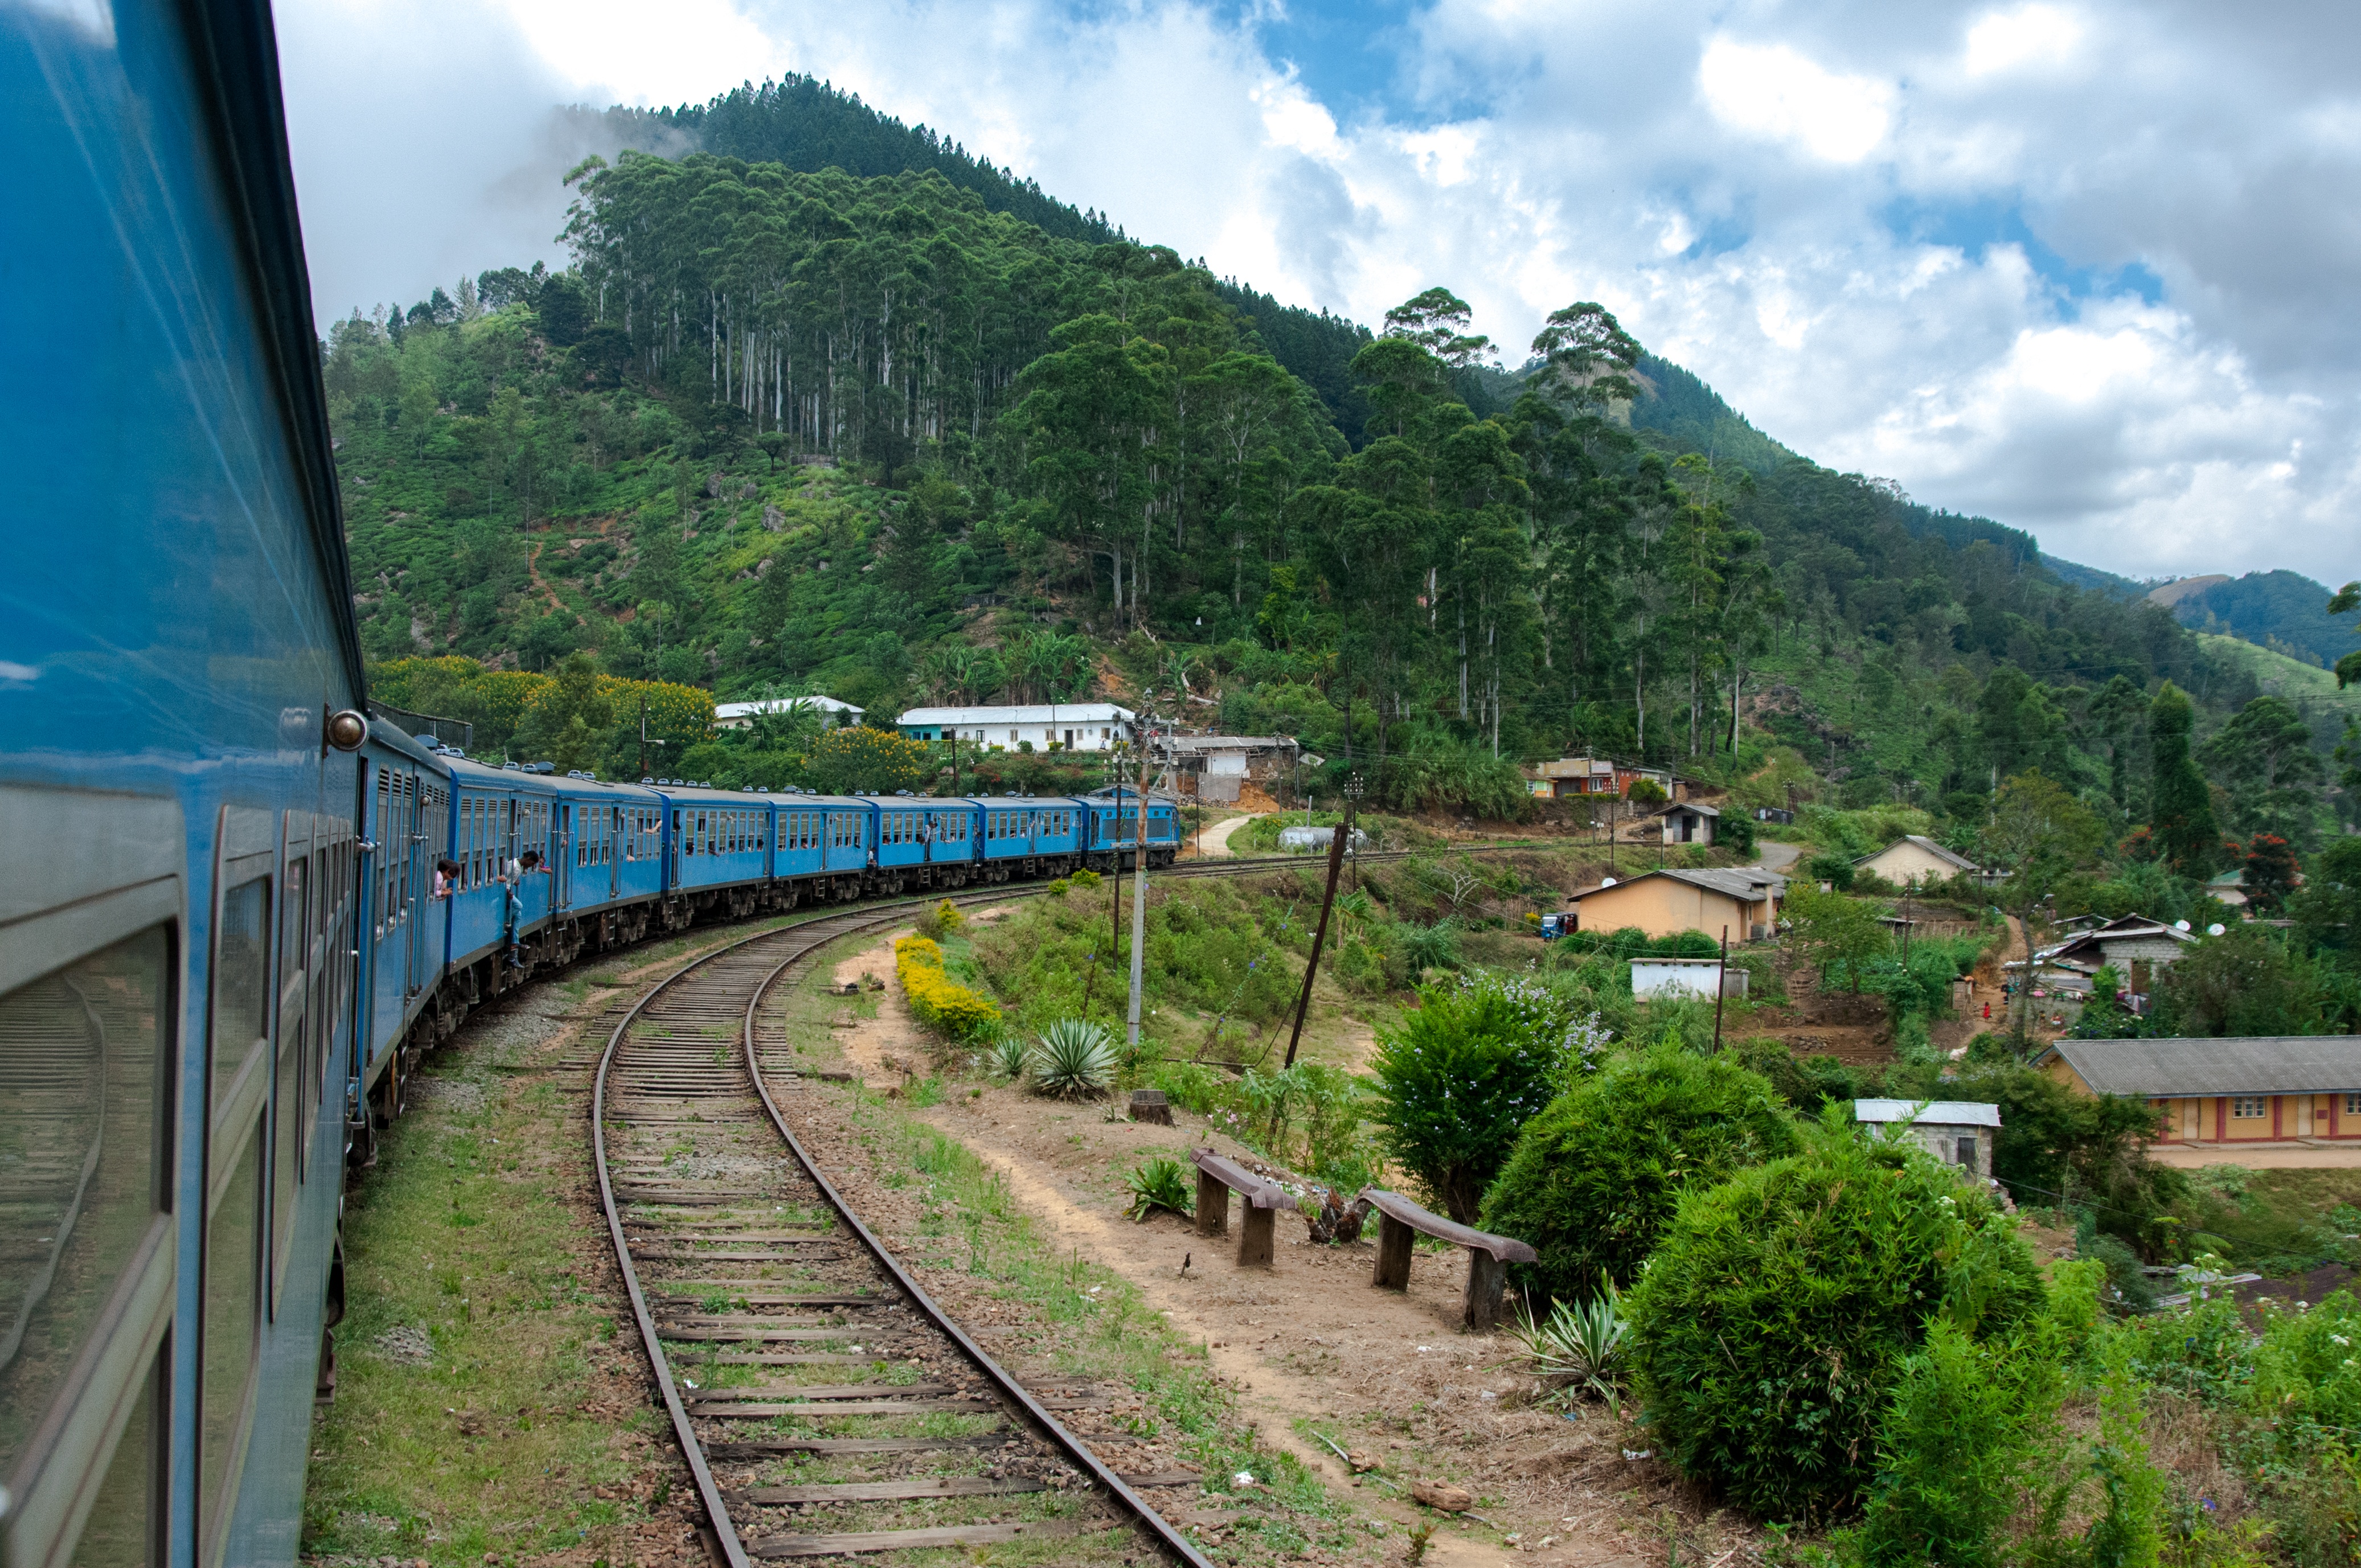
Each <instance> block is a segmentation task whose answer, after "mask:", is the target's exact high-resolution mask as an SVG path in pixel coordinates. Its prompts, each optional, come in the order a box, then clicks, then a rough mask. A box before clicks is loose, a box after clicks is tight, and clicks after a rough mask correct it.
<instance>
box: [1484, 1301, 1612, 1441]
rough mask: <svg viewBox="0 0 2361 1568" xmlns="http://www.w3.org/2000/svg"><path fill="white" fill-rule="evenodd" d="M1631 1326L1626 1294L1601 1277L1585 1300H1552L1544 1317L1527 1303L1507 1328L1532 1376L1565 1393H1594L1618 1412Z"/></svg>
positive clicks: (1578, 1394)
mask: <svg viewBox="0 0 2361 1568" xmlns="http://www.w3.org/2000/svg"><path fill="white" fill-rule="evenodd" d="M1508 1332H1509V1337H1510V1338H1511V1339H1513V1340H1515V1341H1516V1342H1517V1343H1519V1344H1520V1345H1521V1346H1523V1347H1524V1352H1525V1354H1526V1355H1528V1356H1529V1357H1531V1358H1532V1365H1533V1374H1534V1376H1538V1377H1539V1378H1541V1379H1542V1381H1543V1383H1546V1384H1548V1385H1550V1386H1551V1387H1554V1388H1556V1389H1559V1390H1562V1391H1563V1392H1562V1397H1571V1398H1580V1397H1582V1396H1583V1395H1585V1394H1596V1395H1598V1397H1599V1398H1602V1399H1604V1400H1606V1401H1607V1406H1608V1408H1609V1409H1612V1410H1618V1411H1620V1410H1621V1409H1622V1408H1623V1381H1624V1377H1625V1374H1626V1371H1627V1367H1628V1365H1629V1363H1630V1361H1631V1319H1630V1318H1629V1317H1627V1316H1626V1315H1625V1314H1624V1311H1623V1297H1622V1294H1621V1293H1620V1291H1618V1290H1617V1289H1616V1288H1615V1282H1614V1281H1613V1280H1611V1279H1602V1280H1600V1281H1599V1285H1598V1291H1597V1292H1596V1293H1595V1294H1593V1295H1592V1296H1591V1297H1590V1299H1587V1300H1581V1301H1576V1302H1575V1303H1573V1304H1572V1305H1568V1304H1567V1303H1565V1302H1564V1301H1553V1302H1551V1303H1550V1313H1549V1316H1548V1317H1546V1318H1540V1319H1536V1318H1535V1317H1534V1316H1533V1314H1532V1307H1531V1306H1530V1305H1528V1306H1527V1307H1526V1308H1525V1310H1524V1312H1523V1315H1522V1317H1521V1319H1519V1320H1517V1321H1511V1322H1510V1324H1509V1328H1508Z"/></svg>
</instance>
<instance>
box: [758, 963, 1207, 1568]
mask: <svg viewBox="0 0 2361 1568" xmlns="http://www.w3.org/2000/svg"><path fill="white" fill-rule="evenodd" d="M798 956H800V955H798ZM795 962H796V959H786V960H785V962H783V963H781V964H780V965H779V967H778V968H776V969H774V970H772V971H771V972H770V973H769V974H767V975H765V976H763V979H762V980H761V981H759V982H758V983H757V984H756V985H755V987H754V994H753V996H752V998H751V999H749V1001H748V1002H747V1003H746V1027H745V1033H744V1036H743V1042H744V1045H745V1052H746V1074H747V1076H748V1077H750V1078H752V1080H754V1091H755V1092H756V1093H757V1094H760V1095H761V1096H762V1097H763V1110H764V1111H766V1112H768V1113H770V1117H771V1125H772V1126H774V1127H775V1128H776V1129H778V1134H779V1136H780V1138H781V1139H783V1140H784V1141H785V1144H786V1146H787V1149H788V1151H789V1152H790V1153H792V1154H793V1155H794V1156H795V1157H796V1163H797V1164H799V1165H801V1166H802V1167H803V1168H804V1171H805V1174H807V1175H808V1176H809V1177H810V1178H811V1179H812V1181H813V1183H814V1184H815V1185H817V1186H818V1188H819V1190H820V1191H821V1193H822V1194H823V1195H825V1196H826V1197H827V1199H828V1201H829V1207H830V1208H833V1209H834V1210H835V1211H836V1212H837V1213H838V1214H839V1215H840V1217H841V1218H842V1219H843V1221H844V1223H845V1224H846V1225H847V1226H849V1227H850V1228H851V1231H852V1234H854V1235H856V1236H859V1237H860V1238H861V1244H862V1245H863V1246H865V1247H867V1248H868V1249H869V1254H870V1255H871V1256H872V1257H873V1258H874V1259H876V1261H877V1264H878V1266H880V1267H882V1268H884V1270H885V1272H886V1273H887V1275H889V1276H890V1277H892V1278H893V1281H894V1283H895V1285H896V1286H897V1287H899V1288H901V1290H902V1292H903V1293H904V1294H905V1295H906V1296H907V1297H909V1299H911V1300H912V1301H913V1302H915V1303H917V1307H918V1310H920V1311H923V1312H924V1313H926V1315H927V1317H928V1321H931V1322H933V1324H934V1325H935V1327H937V1328H939V1329H940V1330H941V1331H942V1332H943V1333H944V1334H945V1336H947V1337H948V1338H949V1339H950V1342H951V1343H953V1344H955V1345H957V1346H959V1349H960V1353H961V1354H962V1355H965V1356H966V1357H967V1358H968V1360H969V1361H971V1362H972V1363H973V1364H974V1365H976V1366H978V1367H979V1368H981V1369H982V1370H983V1375H984V1376H986V1377H989V1378H990V1379H991V1380H992V1381H993V1383H994V1385H995V1386H997V1387H998V1388H999V1389H1000V1391H1001V1392H1002V1393H1003V1394H1005V1395H1006V1396H1007V1397H1008V1398H1012V1399H1014V1400H1016V1403H1017V1404H1018V1405H1020V1406H1022V1407H1023V1408H1024V1410H1025V1413H1026V1415H1027V1417H1028V1418H1030V1419H1031V1420H1032V1421H1033V1423H1034V1426H1035V1429H1036V1430H1037V1431H1040V1432H1042V1433H1044V1434H1046V1435H1047V1436H1048V1437H1049V1440H1050V1441H1051V1442H1054V1443H1056V1444H1057V1445H1058V1447H1059V1448H1060V1449H1062V1450H1063V1451H1064V1452H1065V1454H1066V1457H1067V1458H1069V1459H1071V1460H1072V1461H1073V1462H1074V1463H1075V1464H1078V1465H1080V1466H1081V1467H1082V1470H1083V1471H1084V1472H1085V1473H1087V1474H1088V1475H1090V1477H1091V1478H1092V1479H1093V1480H1094V1481H1096V1482H1097V1483H1098V1484H1099V1485H1100V1486H1104V1487H1105V1488H1106V1490H1107V1491H1108V1492H1110V1493H1111V1494H1113V1495H1114V1497H1115V1500H1116V1501H1117V1502H1119V1503H1120V1504H1122V1505H1123V1507H1124V1508H1126V1509H1127V1510H1128V1511H1129V1512H1130V1513H1131V1515H1132V1516H1133V1517H1134V1518H1135V1519H1137V1520H1138V1521H1139V1522H1140V1523H1142V1524H1144V1525H1146V1526H1147V1527H1148V1533H1149V1534H1151V1535H1153V1536H1155V1537H1156V1538H1157V1540H1159V1541H1161V1542H1163V1544H1164V1545H1165V1547H1166V1548H1167V1549H1169V1550H1170V1552H1172V1554H1173V1555H1174V1556H1176V1557H1178V1558H1180V1561H1181V1562H1183V1563H1187V1564H1189V1568H1213V1563H1212V1562H1211V1561H1210V1560H1209V1559H1208V1558H1207V1557H1206V1556H1205V1555H1204V1553H1202V1552H1199V1551H1198V1550H1197V1548H1196V1546H1195V1545H1194V1544H1193V1543H1191V1541H1190V1540H1189V1538H1188V1537H1187V1536H1185V1535H1183V1534H1181V1533H1180V1530H1177V1529H1176V1528H1174V1526H1173V1525H1172V1523H1171V1522H1170V1520H1168V1519H1165V1517H1164V1516H1163V1515H1162V1514H1160V1513H1159V1512H1158V1511H1157V1510H1156V1509H1155V1508H1153V1507H1152V1506H1150V1505H1149V1504H1148V1501H1147V1500H1146V1499H1145V1498H1143V1497H1140V1496H1139V1494H1138V1493H1137V1492H1135V1491H1133V1490H1132V1489H1131V1487H1130V1486H1127V1485H1126V1483H1125V1481H1124V1479H1123V1477H1122V1476H1120V1475H1116V1474H1115V1472H1114V1471H1113V1470H1111V1469H1109V1468H1108V1467H1107V1465H1106V1464H1105V1462H1104V1461H1103V1460H1101V1459H1100V1458H1099V1456H1098V1455H1097V1454H1096V1453H1093V1452H1092V1451H1091V1448H1090V1445H1089V1444H1087V1443H1085V1442H1082V1440H1081V1439H1080V1438H1077V1437H1076V1436H1075V1435H1074V1434H1073V1433H1072V1432H1071V1431H1067V1430H1066V1426H1065V1423H1064V1422H1062V1421H1060V1420H1058V1418H1057V1417H1055V1416H1053V1415H1051V1414H1050V1413H1049V1410H1048V1409H1046V1408H1044V1407H1043V1405H1042V1404H1041V1402H1040V1401H1039V1400H1038V1399H1036V1398H1034V1397H1033V1395H1032V1392H1031V1390H1029V1389H1027V1387H1025V1385H1024V1384H1023V1383H1022V1382H1020V1381H1019V1380H1018V1379H1017V1378H1016V1377H1015V1376H1012V1375H1011V1374H1010V1373H1009V1372H1008V1370H1007V1369H1006V1368H1005V1367H1004V1366H1002V1365H1000V1363H998V1362H997V1361H994V1359H993V1358H992V1357H991V1356H990V1355H989V1354H986V1353H985V1351H984V1348H983V1346H982V1345H980V1344H978V1343H975V1341H974V1340H972V1339H971V1338H969V1337H968V1333H967V1331H966V1330H965V1329H962V1328H961V1327H960V1326H959V1324H958V1323H956V1322H955V1321H952V1320H951V1317H950V1314H949V1313H947V1312H945V1311H944V1310H942V1308H940V1307H939V1306H938V1305H936V1304H935V1299H934V1298H933V1297H932V1296H929V1295H928V1294H927V1291H926V1288H925V1287H924V1286H922V1285H920V1284H919V1283H918V1282H917V1279H916V1278H914V1277H912V1276H911V1274H910V1271H909V1270H907V1269H906V1268H904V1267H903V1266H902V1265H901V1263H900V1261H899V1260H898V1259H896V1258H895V1256H894V1255H893V1254H892V1253H891V1252H889V1251H887V1250H886V1247H885V1244H884V1243H883V1242H881V1241H879V1240H878V1239H877V1236H876V1234H875V1233H874V1232H873V1231H871V1230H870V1228H869V1227H868V1226H867V1225H866V1224H863V1223H862V1220H861V1216H860V1215H858V1214H856V1213H854V1212H852V1205H851V1204H850V1203H848V1202H846V1201H844V1194H842V1193H841V1192H839V1191H838V1190H837V1189H836V1183H834V1182H832V1181H830V1180H829V1179H828V1176H827V1173H826V1172H824V1171H822V1170H821V1169H820V1168H819V1164H818V1161H816V1160H814V1159H813V1158H812V1157H811V1155H810V1153H809V1151H807V1149H806V1148H805V1147H804V1146H803V1141H802V1140H801V1139H799V1138H797V1137H796V1135H795V1131H794V1129H793V1128H791V1127H789V1126H788V1125H787V1119H786V1117H785V1115H784V1114H782V1113H780V1110H779V1102H778V1101H776V1100H775V1099H774V1098H773V1097H772V1094H771V1086H770V1084H769V1082H768V1081H767V1080H765V1079H764V1078H763V1064H762V1058H761V1055H760V1053H759V1050H758V1048H757V1047H756V1045H755V1042H754V1014H755V1013H756V1012H757V1011H758V1010H759V1009H760V1008H761V1007H762V1005H763V997H764V996H766V995H768V994H769V992H770V989H771V987H772V985H773V984H774V982H775V981H777V980H778V978H779V977H780V976H781V975H783V974H785V972H786V971H787V970H788V969H790V968H791V967H793V965H794V964H795Z"/></svg>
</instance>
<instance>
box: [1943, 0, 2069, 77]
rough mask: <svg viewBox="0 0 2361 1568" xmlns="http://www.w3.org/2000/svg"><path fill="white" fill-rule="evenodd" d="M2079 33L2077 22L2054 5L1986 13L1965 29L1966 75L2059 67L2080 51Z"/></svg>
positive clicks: (2031, 6)
mask: <svg viewBox="0 0 2361 1568" xmlns="http://www.w3.org/2000/svg"><path fill="white" fill-rule="evenodd" d="M2083 32H2084V28H2083V26H2082V21H2081V17H2079V16H2075V15H2074V14H2073V13H2072V12H2070V11H2068V10H2065V9H2063V8H2062V7H2059V6H2057V5H2018V6H2015V7H2014V8H2013V9H2010V10H2006V11H1991V12H1987V13H1986V14H1984V15H1983V16H1979V17H1978V18H1977V19H1976V21H1975V22H1974V24H1973V25H1972V26H1971V27H1969V28H1968V51H1967V68H1968V74H1969V75H1971V76H1993V75H1997V74H1999V73H2000V72H2003V71H2017V70H2022V69H2024V68H2026V67H2028V66H2034V67H2049V66H2056V65H2059V64H2063V63H2065V62H2066V61H2068V60H2070V59H2071V58H2072V56H2073V55H2074V53H2075V51H2076V50H2077V49H2079V48H2080V47H2081V42H2082V35H2083Z"/></svg>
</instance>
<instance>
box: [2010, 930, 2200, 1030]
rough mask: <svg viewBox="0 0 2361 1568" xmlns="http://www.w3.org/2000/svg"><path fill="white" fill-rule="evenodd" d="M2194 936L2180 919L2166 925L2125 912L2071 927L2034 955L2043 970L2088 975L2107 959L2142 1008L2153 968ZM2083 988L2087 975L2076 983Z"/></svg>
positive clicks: (2130, 1001)
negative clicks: (2084, 927)
mask: <svg viewBox="0 0 2361 1568" xmlns="http://www.w3.org/2000/svg"><path fill="white" fill-rule="evenodd" d="M2196 940H2197V938H2196V937H2195V936H2194V935H2193V934H2192V933H2191V931H2190V930H2189V929H2188V923H2187V922H2186V921H2182V922H2180V923H2179V924H2176V925H2171V926H2168V925H2166V924H2165V923H2164V922H2163V921H2161V920H2151V919H2149V918H2148V917H2147V916H2145V915H2125V916H2118V917H2116V918H2115V919H2113V920H2110V921H2107V922H2106V923H2105V924H2103V925H2100V926H2093V927H2091V928H2090V929H2088V930H2085V931H2079V932H2076V933H2075V934H2074V935H2073V936H2071V937H2069V938H2066V940H2064V941H2062V942H2059V943H2056V944H2054V945H2052V946H2050V947H2048V948H2043V949H2041V951H2040V952H2039V953H2037V954H2036V955H2035V956H2036V957H2037V959H2040V960H2041V963H2042V965H2043V966H2044V969H2045V970H2056V971H2058V972H2059V973H2062V974H2080V975H2083V976H2092V975H2095V974H2097V973H2098V972H2099V970H2100V969H2102V968H2103V967H2105V966H2108V965H2113V966H2114V970H2115V973H2116V974H2118V975H2120V976H2121V977H2122V978H2123V992H2124V996H2125V1002H2126V1004H2127V1005H2129V1006H2130V1007H2131V1008H2132V1009H2133V1011H2135V1012H2145V1011H2146V1010H2147V997H2148V994H2149V992H2150V988H2151V987H2152V985H2153V984H2154V982H2155V978H2156V971H2157V970H2159V969H2162V968H2164V967H2165V966H2167V965H2168V964H2170V963H2171V962H2172V961H2173V960H2174V959H2177V958H2179V957H2180V955H2181V952H2182V950H2183V949H2184V948H2188V947H2189V946H2190V945H2191V943H2193V942H2195V941H2196ZM2082 989H2083V990H2085V991H2086V992H2087V991H2088V990H2089V985H2088V983H2087V981H2086V982H2085V984H2084V986H2083V987H2082Z"/></svg>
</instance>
